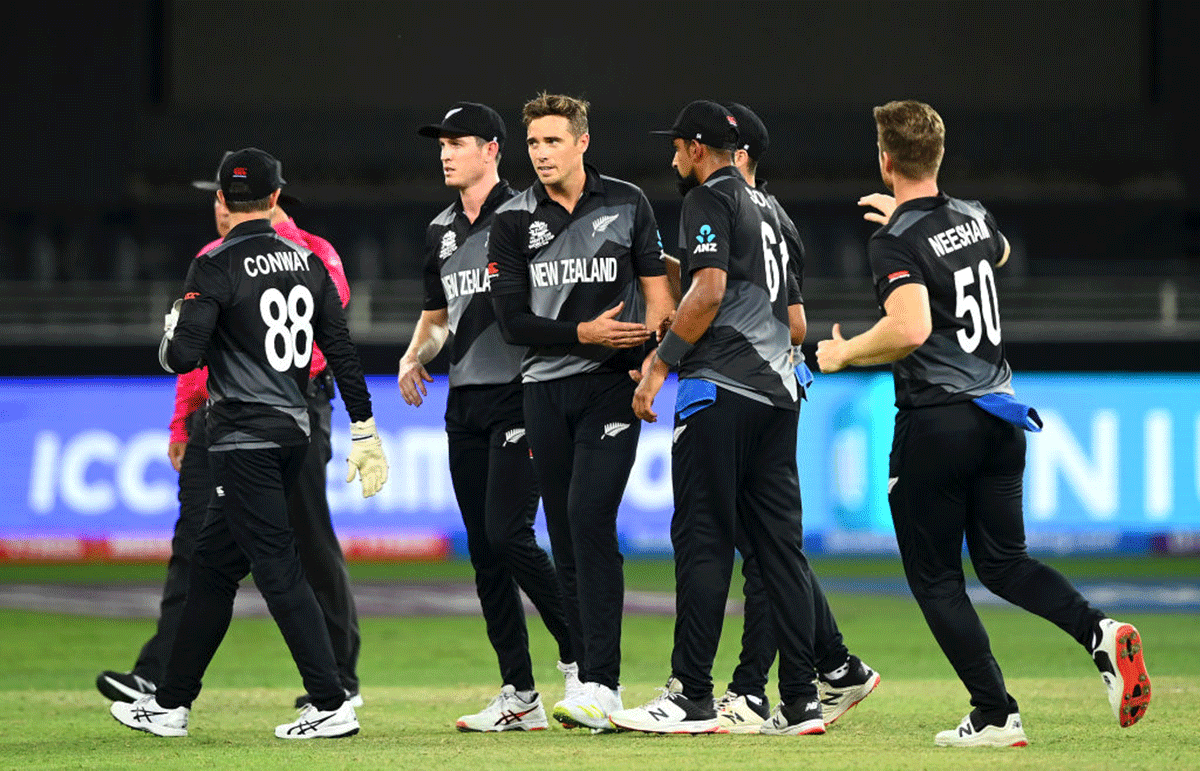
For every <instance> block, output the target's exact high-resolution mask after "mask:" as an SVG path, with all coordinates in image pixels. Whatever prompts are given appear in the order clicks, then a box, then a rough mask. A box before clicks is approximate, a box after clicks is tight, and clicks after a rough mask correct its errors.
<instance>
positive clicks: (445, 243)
mask: <svg viewBox="0 0 1200 771" xmlns="http://www.w3.org/2000/svg"><path fill="white" fill-rule="evenodd" d="M457 248H458V239H457V238H456V237H455V236H454V231H453V230H447V231H446V233H445V235H443V236H442V248H441V250H440V251H438V259H439V260H444V259H446V258H447V257H449V256H450V255H452V254H454V250H455V249H457Z"/></svg>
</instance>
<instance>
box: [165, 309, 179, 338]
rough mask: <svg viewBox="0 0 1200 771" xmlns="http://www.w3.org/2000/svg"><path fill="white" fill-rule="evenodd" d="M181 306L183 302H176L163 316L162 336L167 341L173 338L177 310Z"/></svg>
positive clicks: (177, 318)
mask: <svg viewBox="0 0 1200 771" xmlns="http://www.w3.org/2000/svg"><path fill="white" fill-rule="evenodd" d="M182 305H183V300H176V301H175V302H174V304H172V305H171V310H170V311H169V312H168V313H167V314H166V315H165V316H163V332H164V333H165V334H164V335H163V336H164V337H166V338H167V339H168V340H170V339H171V338H173V337H175V325H176V324H178V323H179V308H180V307H181V306H182Z"/></svg>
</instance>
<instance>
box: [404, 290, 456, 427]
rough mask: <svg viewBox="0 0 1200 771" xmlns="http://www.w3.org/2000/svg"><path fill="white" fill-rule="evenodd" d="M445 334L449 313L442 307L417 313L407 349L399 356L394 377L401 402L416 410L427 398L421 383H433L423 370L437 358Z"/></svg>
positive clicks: (448, 324) (446, 333) (444, 342)
mask: <svg viewBox="0 0 1200 771" xmlns="http://www.w3.org/2000/svg"><path fill="white" fill-rule="evenodd" d="M449 335H450V314H449V312H448V311H447V310H446V309H445V308H441V309H438V310H432V311H421V318H420V319H419V320H418V321H417V326H416V329H414V330H413V335H412V340H411V341H410V342H409V344H408V350H407V351H405V352H404V355H403V356H401V357H400V371H399V374H398V375H397V376H396V383H397V384H398V385H399V386H400V395H401V396H403V397H404V401H405V403H407V404H411V405H412V406H414V407H420V406H421V403H422V402H423V401H424V400H425V396H427V395H428V391H426V390H425V384H426V383H432V382H433V378H432V377H431V376H430V374H429V373H428V372H426V371H425V365H426V364H428V363H429V362H431V361H433V358H434V357H435V356H437V355H438V352H439V351H441V350H442V346H443V345H445V344H446V338H447V337H448V336H449Z"/></svg>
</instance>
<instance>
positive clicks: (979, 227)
mask: <svg viewBox="0 0 1200 771" xmlns="http://www.w3.org/2000/svg"><path fill="white" fill-rule="evenodd" d="M991 237H992V234H991V233H989V232H988V229H987V225H985V224H984V223H983V220H976V219H973V220H969V221H967V222H966V223H964V224H962V225H955V226H954V227H952V228H947V229H946V230H943V231H942V232H941V233H937V234H935V235H932V236H929V245H930V246H932V247H933V251H934V252H935V253H936V254H937V256H938V257H945V256H946V255H947V254H948V253H950V252H953V251H957V250H959V249H962V248H963V247H964V246H970V245H971V244H973V243H976V242H978V241H982V240H983V239H985V238H991Z"/></svg>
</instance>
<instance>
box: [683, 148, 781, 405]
mask: <svg viewBox="0 0 1200 771" xmlns="http://www.w3.org/2000/svg"><path fill="white" fill-rule="evenodd" d="M788 224H789V225H790V221H789V223H788ZM792 227H793V230H794V226H792ZM784 232H785V226H784V224H783V223H782V222H781V221H780V217H779V212H778V210H777V209H776V206H775V205H774V204H773V203H772V202H771V200H770V199H769V198H768V197H767V196H766V195H765V194H764V193H762V192H760V191H758V190H755V189H754V188H752V187H750V186H749V185H748V184H746V181H745V179H743V178H742V175H741V173H740V172H738V170H737V169H736V168H734V167H733V166H726V167H725V168H722V169H719V170H718V171H716V172H714V173H713V174H711V175H710V176H709V177H708V179H706V180H705V181H704V184H702V185H699V186H698V187H695V188H693V189H692V190H691V191H689V192H688V194H687V196H686V197H685V198H684V200H683V211H682V213H681V215H680V222H679V262H680V275H681V277H682V282H683V291H684V292H685V293H686V292H687V289H688V287H690V286H691V276H692V273H693V272H695V271H697V270H699V269H701V268H720V269H721V270H723V271H725V274H726V279H725V297H724V298H723V299H722V300H721V307H720V309H718V311H717V315H716V317H715V318H714V319H713V321H712V324H711V325H710V326H709V328H708V330H707V331H705V333H704V334H703V335H702V336H701V337H700V339H699V340H697V341H696V344H695V346H693V348H692V350H691V351H689V352H688V353H687V355H686V356H684V357H683V359H682V361H680V363H679V377H680V378H699V379H701V380H707V381H709V382H711V383H714V384H716V385H717V386H719V387H721V388H725V389H728V390H730V391H734V392H736V393H739V394H741V395H743V396H746V397H748V398H751V399H755V400H757V401H760V402H763V403H765V404H772V405H775V406H777V407H784V408H787V409H792V410H795V409H799V406H798V404H799V402H798V401H797V393H798V389H797V383H796V375H795V372H794V370H793V368H792V363H791V358H790V354H791V330H790V326H789V324H788V311H787V306H788V303H789V301H790V300H796V301H798V298H799V289H798V286H796V284H795V277H794V275H792V274H793V271H792V270H791V269H790V268H789V265H788V263H789V259H790V254H789V252H788V244H787V240H788V239H785V238H784ZM796 242H797V243H798V242H799V236H798V235H797V236H796Z"/></svg>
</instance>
